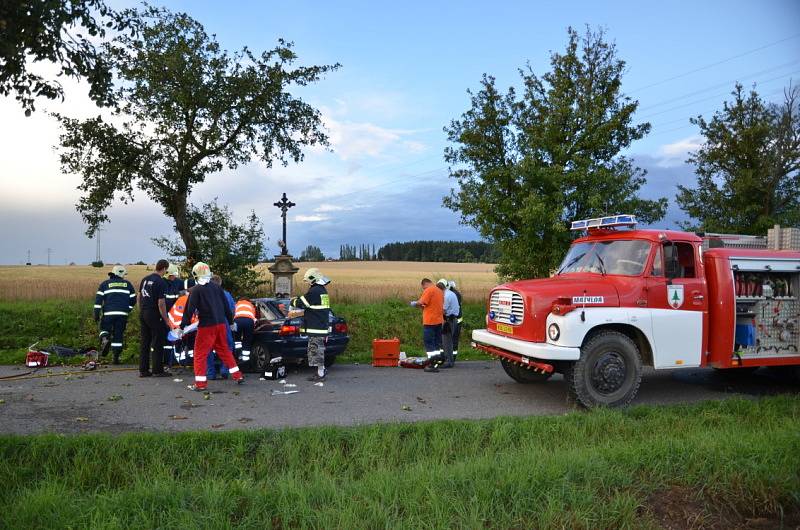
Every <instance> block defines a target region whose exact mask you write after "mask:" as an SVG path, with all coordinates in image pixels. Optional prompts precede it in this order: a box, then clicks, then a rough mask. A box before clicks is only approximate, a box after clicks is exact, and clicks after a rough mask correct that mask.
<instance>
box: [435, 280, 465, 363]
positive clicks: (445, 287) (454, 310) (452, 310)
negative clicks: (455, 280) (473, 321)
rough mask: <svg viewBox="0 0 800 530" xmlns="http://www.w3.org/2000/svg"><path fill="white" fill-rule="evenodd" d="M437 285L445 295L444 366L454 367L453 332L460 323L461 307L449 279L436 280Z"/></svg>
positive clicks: (443, 325) (443, 327) (443, 328)
mask: <svg viewBox="0 0 800 530" xmlns="http://www.w3.org/2000/svg"><path fill="white" fill-rule="evenodd" d="M436 287H438V288H439V289H440V290H441V291H442V294H443V295H444V306H443V309H442V310H443V313H444V323H443V324H442V347H443V356H444V364H442V368H452V367H453V365H455V359H454V358H453V334H454V333H455V329H456V326H457V325H458V324H457V321H458V312H459V309H460V308H459V306H458V298H457V297H456V293H454V292H453V291H451V290H450V284H449V283H448V281H447V280H445V279H444V278H442V279H441V280H439V281H438V282H436Z"/></svg>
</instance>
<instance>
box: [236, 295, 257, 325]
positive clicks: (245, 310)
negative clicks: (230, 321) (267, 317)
mask: <svg viewBox="0 0 800 530" xmlns="http://www.w3.org/2000/svg"><path fill="white" fill-rule="evenodd" d="M233 318H234V319H237V318H252V319H253V321H254V322H255V320H256V306H254V305H253V302H251V301H250V300H246V299H243V300H239V301H238V302H236V310H235V311H234V312H233Z"/></svg>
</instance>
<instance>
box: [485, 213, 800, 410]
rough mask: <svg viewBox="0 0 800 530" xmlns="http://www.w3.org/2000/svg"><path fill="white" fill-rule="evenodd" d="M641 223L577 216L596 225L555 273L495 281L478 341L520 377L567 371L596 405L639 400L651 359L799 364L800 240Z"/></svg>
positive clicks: (571, 385)
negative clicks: (785, 242)
mask: <svg viewBox="0 0 800 530" xmlns="http://www.w3.org/2000/svg"><path fill="white" fill-rule="evenodd" d="M635 225H636V218H635V217H634V216H633V215H616V216H609V217H602V218H597V219H587V220H582V221H575V222H573V223H572V229H573V230H581V231H586V232H587V233H586V234H585V235H583V236H582V237H580V238H578V239H576V240H575V241H574V242H573V244H572V246H571V247H570V249H569V251H568V252H567V255H566V256H565V257H564V260H563V262H562V264H561V266H560V267H559V269H558V271H557V272H556V273H555V274H554V275H553V276H552V277H550V278H544V279H535V280H523V281H517V282H511V283H507V284H503V285H499V286H497V287H495V288H494V289H493V290H492V292H491V294H490V295H489V300H488V310H487V315H486V329H477V330H475V331H473V334H472V340H473V344H474V346H475V347H476V348H478V349H481V350H483V351H485V352H487V353H489V354H491V355H493V356H496V357H498V358H499V359H500V361H501V364H502V366H503V369H504V370H505V371H506V373H507V374H508V375H509V376H510V377H511V378H513V379H514V380H516V381H518V382H521V383H533V382H543V381H546V380H547V379H548V378H550V377H551V376H552V375H553V374H554V373H562V374H563V375H564V378H565V380H566V381H567V386H568V389H569V392H570V394H571V395H572V397H573V399H575V401H577V402H578V403H580V404H581V405H583V406H586V407H593V406H598V405H604V406H620V405H626V404H628V403H630V402H631V401H632V400H633V398H634V397H635V396H636V392H637V390H638V388H639V384H640V382H641V378H642V367H643V366H652V367H653V368H655V369H656V370H663V369H680V368H692V367H706V366H707V367H712V368H715V369H718V370H726V371H727V370H731V371H732V370H738V371H747V370H755V369H757V368H758V367H761V366H784V367H787V369H792V368H788V367H794V368H793V369H794V370H795V371H796V372H798V373H800V301H798V296H799V295H800V251H798V249H797V248H795V249H794V250H783V249H780V247H779V246H776V245H770V248H769V249H767V248H755V249H754V248H741V247H737V246H736V245H737V243H741V242H744V243H746V244H747V245H748V246H753V245H752V243H753V241H756V240H757V239H758V238H753V237H752V236H725V235H714V236H713V237H711V236H708V235H706V236H703V235H698V234H692V233H687V232H679V231H672V230H649V229H648V230H642V229H636V228H635ZM776 230H777V228H776ZM792 230H796V229H792ZM771 232H772V231H771ZM784 239H785V238H784ZM709 243H711V244H710V245H709ZM709 246H710V247H712V248H707V247H709ZM763 246H764V247H766V246H767V245H766V243H765V244H764V245H763ZM714 247H716V248H714Z"/></svg>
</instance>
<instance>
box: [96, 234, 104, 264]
mask: <svg viewBox="0 0 800 530" xmlns="http://www.w3.org/2000/svg"><path fill="white" fill-rule="evenodd" d="M102 231H103V229H102V228H98V229H97V230H96V231H95V233H94V239H95V241H97V254H96V255H95V258H94V261H95V262H97V263H100V232H102Z"/></svg>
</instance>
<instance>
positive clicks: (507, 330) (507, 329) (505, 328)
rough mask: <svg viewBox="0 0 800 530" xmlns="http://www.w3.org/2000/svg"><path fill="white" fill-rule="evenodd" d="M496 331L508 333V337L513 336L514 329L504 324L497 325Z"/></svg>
mask: <svg viewBox="0 0 800 530" xmlns="http://www.w3.org/2000/svg"><path fill="white" fill-rule="evenodd" d="M497 331H499V332H500V333H508V334H509V335H513V334H514V328H512V327H511V326H507V325H505V324H497Z"/></svg>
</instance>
